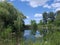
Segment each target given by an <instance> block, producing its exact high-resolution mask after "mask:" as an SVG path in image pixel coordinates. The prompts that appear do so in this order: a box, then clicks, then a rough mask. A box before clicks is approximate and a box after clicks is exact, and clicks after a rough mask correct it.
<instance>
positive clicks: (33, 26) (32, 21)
mask: <svg viewBox="0 0 60 45" xmlns="http://www.w3.org/2000/svg"><path fill="white" fill-rule="evenodd" d="M31 30H32V34H35V32H36V30H37V24H36V21H35V20H31Z"/></svg>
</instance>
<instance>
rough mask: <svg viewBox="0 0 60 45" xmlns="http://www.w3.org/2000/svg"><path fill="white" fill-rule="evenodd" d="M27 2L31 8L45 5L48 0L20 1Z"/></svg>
mask: <svg viewBox="0 0 60 45" xmlns="http://www.w3.org/2000/svg"><path fill="white" fill-rule="evenodd" d="M21 1H27V2H28V3H29V5H30V6H31V7H38V6H42V5H44V4H46V2H48V1H49V0H21Z"/></svg>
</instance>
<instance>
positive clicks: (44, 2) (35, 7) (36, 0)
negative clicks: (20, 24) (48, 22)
mask: <svg viewBox="0 0 60 45" xmlns="http://www.w3.org/2000/svg"><path fill="white" fill-rule="evenodd" d="M9 2H11V3H12V4H13V5H14V6H15V7H16V8H17V9H18V10H19V11H21V12H22V13H23V14H24V15H25V16H26V17H27V19H25V24H30V21H31V20H36V22H37V23H39V21H40V20H42V13H43V12H45V11H46V12H47V13H48V12H50V11H53V12H56V11H58V10H60V0H9Z"/></svg>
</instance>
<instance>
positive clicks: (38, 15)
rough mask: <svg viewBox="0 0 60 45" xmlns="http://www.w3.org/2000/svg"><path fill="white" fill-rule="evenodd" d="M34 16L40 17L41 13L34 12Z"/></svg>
mask: <svg viewBox="0 0 60 45" xmlns="http://www.w3.org/2000/svg"><path fill="white" fill-rule="evenodd" d="M34 17H42V14H38V13H36V14H35V15H34Z"/></svg>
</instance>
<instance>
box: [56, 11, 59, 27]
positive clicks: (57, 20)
mask: <svg viewBox="0 0 60 45" xmlns="http://www.w3.org/2000/svg"><path fill="white" fill-rule="evenodd" d="M55 24H56V25H57V26H60V11H57V12H56V19H55Z"/></svg>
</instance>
